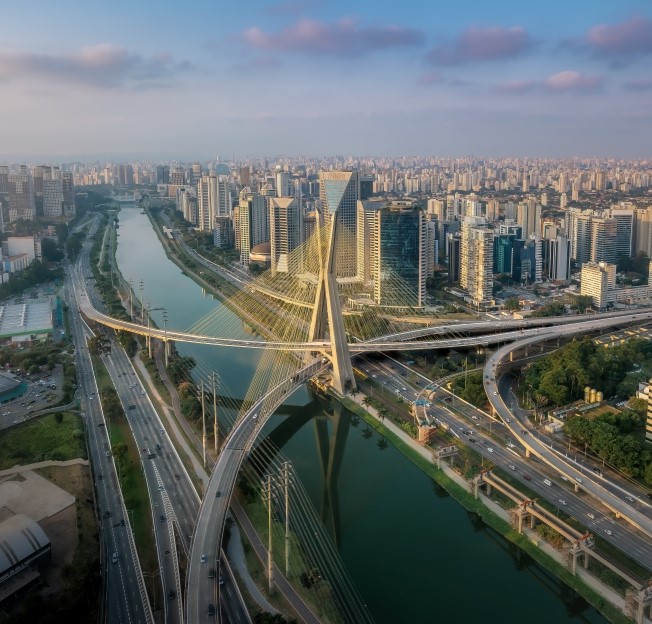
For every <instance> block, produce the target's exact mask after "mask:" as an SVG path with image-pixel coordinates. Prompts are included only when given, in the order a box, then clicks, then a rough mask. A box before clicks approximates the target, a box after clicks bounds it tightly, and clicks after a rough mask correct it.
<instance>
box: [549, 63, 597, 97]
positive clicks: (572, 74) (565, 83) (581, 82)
mask: <svg viewBox="0 0 652 624" xmlns="http://www.w3.org/2000/svg"><path fill="white" fill-rule="evenodd" d="M602 83H603V81H602V78H601V77H600V76H587V75H586V74H581V73H580V72H577V71H574V70H570V69H567V70H565V71H562V72H559V73H558V74H553V75H552V76H548V78H546V79H545V80H544V81H543V86H544V87H545V88H546V89H547V90H548V91H551V92H553V93H566V92H571V91H572V92H576V93H590V92H593V91H596V90H598V89H599V88H600V87H601V86H602Z"/></svg>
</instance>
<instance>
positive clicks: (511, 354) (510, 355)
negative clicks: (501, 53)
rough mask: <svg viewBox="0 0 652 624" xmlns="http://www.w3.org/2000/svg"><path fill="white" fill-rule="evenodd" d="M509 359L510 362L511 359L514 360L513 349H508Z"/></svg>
mask: <svg viewBox="0 0 652 624" xmlns="http://www.w3.org/2000/svg"><path fill="white" fill-rule="evenodd" d="M509 361H510V362H513V361H514V352H513V351H510V352H509Z"/></svg>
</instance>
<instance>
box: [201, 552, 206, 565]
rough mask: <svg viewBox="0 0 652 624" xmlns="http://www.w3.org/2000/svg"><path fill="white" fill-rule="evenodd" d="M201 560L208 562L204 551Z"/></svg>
mask: <svg viewBox="0 0 652 624" xmlns="http://www.w3.org/2000/svg"><path fill="white" fill-rule="evenodd" d="M200 561H201V562H202V563H206V555H205V554H203V553H202V556H201V559H200Z"/></svg>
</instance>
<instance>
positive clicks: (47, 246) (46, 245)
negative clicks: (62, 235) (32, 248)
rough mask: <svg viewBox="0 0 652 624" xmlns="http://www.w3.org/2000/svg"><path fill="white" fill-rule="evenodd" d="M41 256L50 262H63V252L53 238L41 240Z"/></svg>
mask: <svg viewBox="0 0 652 624" xmlns="http://www.w3.org/2000/svg"><path fill="white" fill-rule="evenodd" d="M41 254H42V255H43V258H44V259H45V260H47V261H48V262H61V261H62V260H63V251H61V249H59V246H58V245H57V244H56V243H55V242H54V241H53V240H52V239H51V238H44V239H42V240H41Z"/></svg>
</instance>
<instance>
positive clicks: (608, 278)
mask: <svg viewBox="0 0 652 624" xmlns="http://www.w3.org/2000/svg"><path fill="white" fill-rule="evenodd" d="M581 279H582V281H581V284H580V293H581V294H582V295H585V296H588V297H591V298H592V299H593V305H594V306H595V307H596V308H598V309H599V310H604V309H605V308H606V307H607V303H608V302H609V291H611V290H614V289H615V288H616V265H615V264H610V263H607V262H587V263H585V264H583V265H582V278H581Z"/></svg>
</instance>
